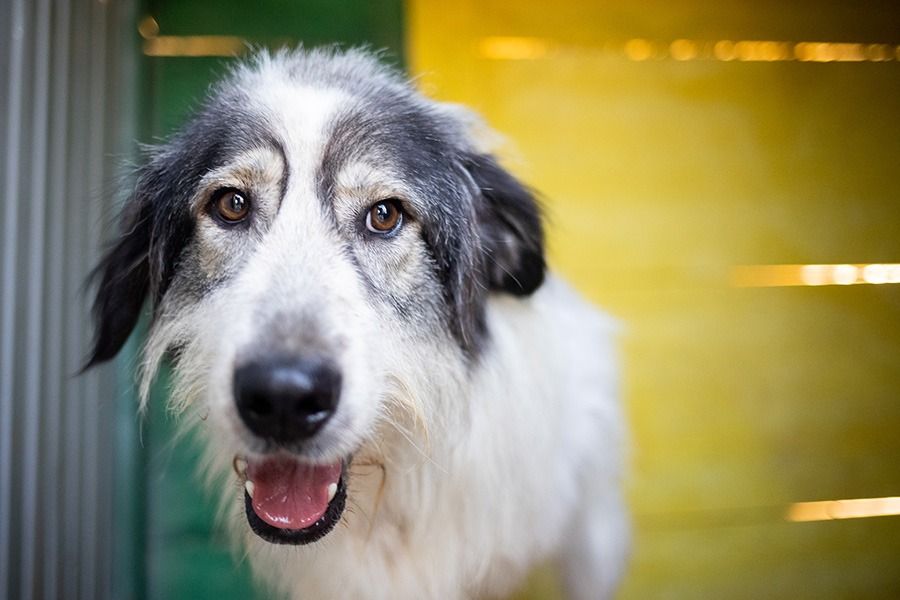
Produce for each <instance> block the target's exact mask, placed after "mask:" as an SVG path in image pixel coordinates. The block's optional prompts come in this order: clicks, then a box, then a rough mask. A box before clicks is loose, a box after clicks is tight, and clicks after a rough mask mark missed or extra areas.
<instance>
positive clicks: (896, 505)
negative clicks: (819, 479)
mask: <svg viewBox="0 0 900 600" xmlns="http://www.w3.org/2000/svg"><path fill="white" fill-rule="evenodd" d="M891 515H900V497H896V496H895V497H889V498H857V499H854V500H823V501H819V502H796V503H794V504H792V505H791V506H790V507H789V508H788V511H787V514H786V515H785V519H787V520H788V521H793V522H795V523H800V522H806V521H831V520H834V519H862V518H866V517H886V516H891Z"/></svg>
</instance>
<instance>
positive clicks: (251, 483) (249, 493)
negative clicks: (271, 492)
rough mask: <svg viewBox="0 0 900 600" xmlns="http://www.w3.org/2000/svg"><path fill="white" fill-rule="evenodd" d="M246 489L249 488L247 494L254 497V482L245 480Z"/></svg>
mask: <svg viewBox="0 0 900 600" xmlns="http://www.w3.org/2000/svg"><path fill="white" fill-rule="evenodd" d="M244 489H245V490H247V495H248V496H250V497H251V498H252V497H253V482H252V481H250V480H249V479H248V480H247V481H245V482H244Z"/></svg>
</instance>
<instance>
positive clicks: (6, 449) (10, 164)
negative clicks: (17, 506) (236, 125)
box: [0, 0, 25, 598]
mask: <svg viewBox="0 0 900 600" xmlns="http://www.w3.org/2000/svg"><path fill="white" fill-rule="evenodd" d="M8 23H9V30H8V31H9V32H8V36H9V39H10V42H9V44H10V48H9V71H8V73H9V75H8V80H7V82H6V85H7V90H8V93H9V101H8V108H7V113H6V117H7V130H6V139H5V142H6V149H7V152H6V160H5V161H4V162H5V177H6V184H5V189H6V190H7V194H8V196H7V197H8V198H12V199H15V200H16V201H15V202H5V203H4V207H3V209H4V210H3V218H4V221H3V226H4V233H3V264H2V271H3V274H2V283H3V286H2V290H0V294H2V308H0V597H3V598H9V597H11V596H12V592H13V590H12V587H13V586H12V584H13V582H12V581H11V579H12V573H11V571H12V568H11V566H12V565H11V561H12V558H13V557H12V556H11V552H10V549H11V545H12V541H13V535H12V528H13V525H14V523H13V518H12V514H13V511H12V504H13V498H12V494H13V485H12V484H13V466H14V465H13V460H14V456H15V455H14V453H13V451H14V448H13V442H14V437H13V431H14V427H13V419H14V416H15V412H14V405H13V403H14V400H15V399H14V389H15V388H14V383H15V380H14V373H15V371H14V368H13V366H14V353H15V341H16V338H15V332H16V331H15V317H16V314H15V308H16V306H15V304H16V258H17V250H18V244H19V240H18V236H17V233H18V232H17V225H18V220H19V219H18V208H19V207H18V201H17V200H18V198H19V161H18V151H17V150H18V148H19V145H20V142H21V139H20V134H21V132H20V123H21V118H22V97H21V94H20V90H21V89H22V80H23V63H24V60H25V57H24V53H25V2H24V0H13V4H12V14H11V18H10V19H9V21H8Z"/></svg>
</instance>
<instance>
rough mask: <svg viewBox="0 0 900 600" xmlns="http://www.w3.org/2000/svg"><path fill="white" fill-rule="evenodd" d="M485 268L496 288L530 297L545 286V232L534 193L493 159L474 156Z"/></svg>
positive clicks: (470, 164) (471, 168)
mask: <svg viewBox="0 0 900 600" xmlns="http://www.w3.org/2000/svg"><path fill="white" fill-rule="evenodd" d="M464 164H465V167H466V170H467V171H468V172H469V174H470V175H471V176H472V179H473V180H474V181H475V184H476V185H477V186H478V190H479V195H480V197H479V198H478V199H477V200H476V207H475V208H476V215H477V219H478V235H479V237H480V238H481V248H482V253H483V256H482V264H483V269H484V272H485V273H486V275H487V279H488V285H489V287H490V289H492V290H497V291H503V292H507V293H510V294H513V295H516V296H528V295H529V294H531V293H532V292H534V291H535V290H536V289H538V288H539V287H540V286H541V283H543V281H544V271H545V270H546V264H545V261H544V230H543V226H542V224H541V210H540V206H539V205H538V202H537V199H536V198H535V196H534V194H533V193H532V192H531V191H530V190H529V189H528V188H526V187H525V186H524V185H523V184H522V183H521V182H519V181H518V180H517V179H516V178H515V177H513V176H512V175H511V174H510V173H509V172H507V171H506V170H505V169H503V167H501V166H500V165H499V164H498V163H497V161H496V159H494V157H492V156H491V155H489V154H470V155H468V156H467V158H466V159H465V160H464Z"/></svg>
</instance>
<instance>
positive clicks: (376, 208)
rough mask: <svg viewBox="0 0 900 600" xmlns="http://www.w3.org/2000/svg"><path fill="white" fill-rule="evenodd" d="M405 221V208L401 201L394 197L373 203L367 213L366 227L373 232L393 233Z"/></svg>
mask: <svg viewBox="0 0 900 600" xmlns="http://www.w3.org/2000/svg"><path fill="white" fill-rule="evenodd" d="M402 223H403V210H402V209H401V208H400V202H399V201H397V200H394V199H393V198H391V199H388V200H382V201H380V202H378V203H377V204H374V205H372V208H370V209H369V213H368V214H367V215H366V229H368V230H369V231H371V232H372V233H378V234H385V233H392V232H394V231H396V230H397V229H399V228H400V225H401V224H402Z"/></svg>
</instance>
